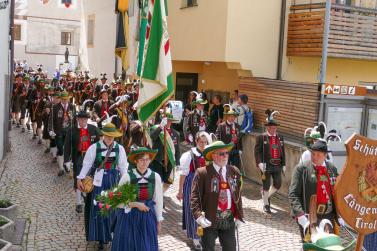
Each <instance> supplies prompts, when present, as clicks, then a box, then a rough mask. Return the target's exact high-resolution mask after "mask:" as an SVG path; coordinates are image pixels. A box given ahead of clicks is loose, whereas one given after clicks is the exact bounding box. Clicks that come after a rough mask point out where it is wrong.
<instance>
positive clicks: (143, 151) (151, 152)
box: [128, 147, 158, 165]
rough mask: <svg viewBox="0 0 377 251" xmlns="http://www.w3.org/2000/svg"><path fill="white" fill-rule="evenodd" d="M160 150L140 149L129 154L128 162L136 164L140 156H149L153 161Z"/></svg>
mask: <svg viewBox="0 0 377 251" xmlns="http://www.w3.org/2000/svg"><path fill="white" fill-rule="evenodd" d="M157 152H158V150H157V149H149V148H146V147H139V148H138V149H136V150H133V151H131V152H130V153H129V154H128V162H129V163H131V164H134V165H135V164H136V158H137V157H138V156H140V155H145V154H148V155H149V156H150V158H151V161H152V160H153V159H154V158H155V157H156V154H157Z"/></svg>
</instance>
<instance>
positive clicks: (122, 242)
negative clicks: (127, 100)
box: [111, 147, 163, 251]
mask: <svg viewBox="0 0 377 251" xmlns="http://www.w3.org/2000/svg"><path fill="white" fill-rule="evenodd" d="M156 154H157V150H151V149H148V148H146V147H140V148H138V149H136V150H134V151H131V152H130V154H129V156H128V161H129V162H130V163H132V164H134V165H136V168H134V169H130V170H128V172H127V173H125V174H124V175H123V176H122V178H121V180H120V182H119V185H123V184H126V183H130V184H134V185H136V187H137V189H136V191H137V192H136V201H135V202H130V203H128V205H122V207H121V208H122V209H119V210H118V212H117V221H116V225H115V231H114V240H113V242H112V244H111V250H113V251H118V250H127V251H140V250H143V251H158V240H157V235H158V233H159V232H160V230H161V221H162V220H163V218H162V207H163V197H162V196H163V193H162V181H161V177H160V175H159V174H158V173H155V172H153V171H152V170H151V169H150V168H149V164H150V163H151V161H152V160H153V158H154V157H155V156H156Z"/></svg>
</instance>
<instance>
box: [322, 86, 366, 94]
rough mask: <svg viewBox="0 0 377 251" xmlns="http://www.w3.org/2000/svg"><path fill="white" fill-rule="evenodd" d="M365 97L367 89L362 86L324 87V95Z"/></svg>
mask: <svg viewBox="0 0 377 251" xmlns="http://www.w3.org/2000/svg"><path fill="white" fill-rule="evenodd" d="M332 94H333V95H345V96H365V95H366V94H367V88H366V87H364V86H349V85H333V84H326V85H325V95H332Z"/></svg>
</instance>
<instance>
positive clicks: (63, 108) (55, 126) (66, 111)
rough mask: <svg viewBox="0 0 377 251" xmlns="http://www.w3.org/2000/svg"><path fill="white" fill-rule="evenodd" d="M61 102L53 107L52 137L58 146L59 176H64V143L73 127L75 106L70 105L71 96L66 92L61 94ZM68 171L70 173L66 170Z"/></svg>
mask: <svg viewBox="0 0 377 251" xmlns="http://www.w3.org/2000/svg"><path fill="white" fill-rule="evenodd" d="M60 98H61V102H60V103H58V104H55V105H54V106H53V107H52V125H51V128H50V133H49V134H50V136H51V137H53V138H55V141H56V146H57V161H58V166H59V172H58V176H62V175H63V174H64V165H63V164H64V157H63V154H64V141H65V136H66V135H67V132H68V128H69V127H70V126H71V125H72V122H73V115H74V106H73V105H72V104H71V103H69V99H70V96H69V94H68V92H66V91H64V92H62V93H61V94H60ZM66 171H69V170H68V169H66Z"/></svg>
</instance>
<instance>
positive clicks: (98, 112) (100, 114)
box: [93, 88, 113, 127]
mask: <svg viewBox="0 0 377 251" xmlns="http://www.w3.org/2000/svg"><path fill="white" fill-rule="evenodd" d="M100 94H101V99H100V100H98V101H97V102H95V103H94V108H93V109H94V114H93V116H94V118H95V120H96V121H97V122H98V123H100V122H101V121H102V120H104V119H106V113H109V112H110V106H111V105H112V104H113V102H112V101H111V100H109V93H108V92H107V90H106V89H105V88H103V89H102V90H101V92H100ZM109 115H110V114H109ZM99 127H101V125H100V124H99Z"/></svg>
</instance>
